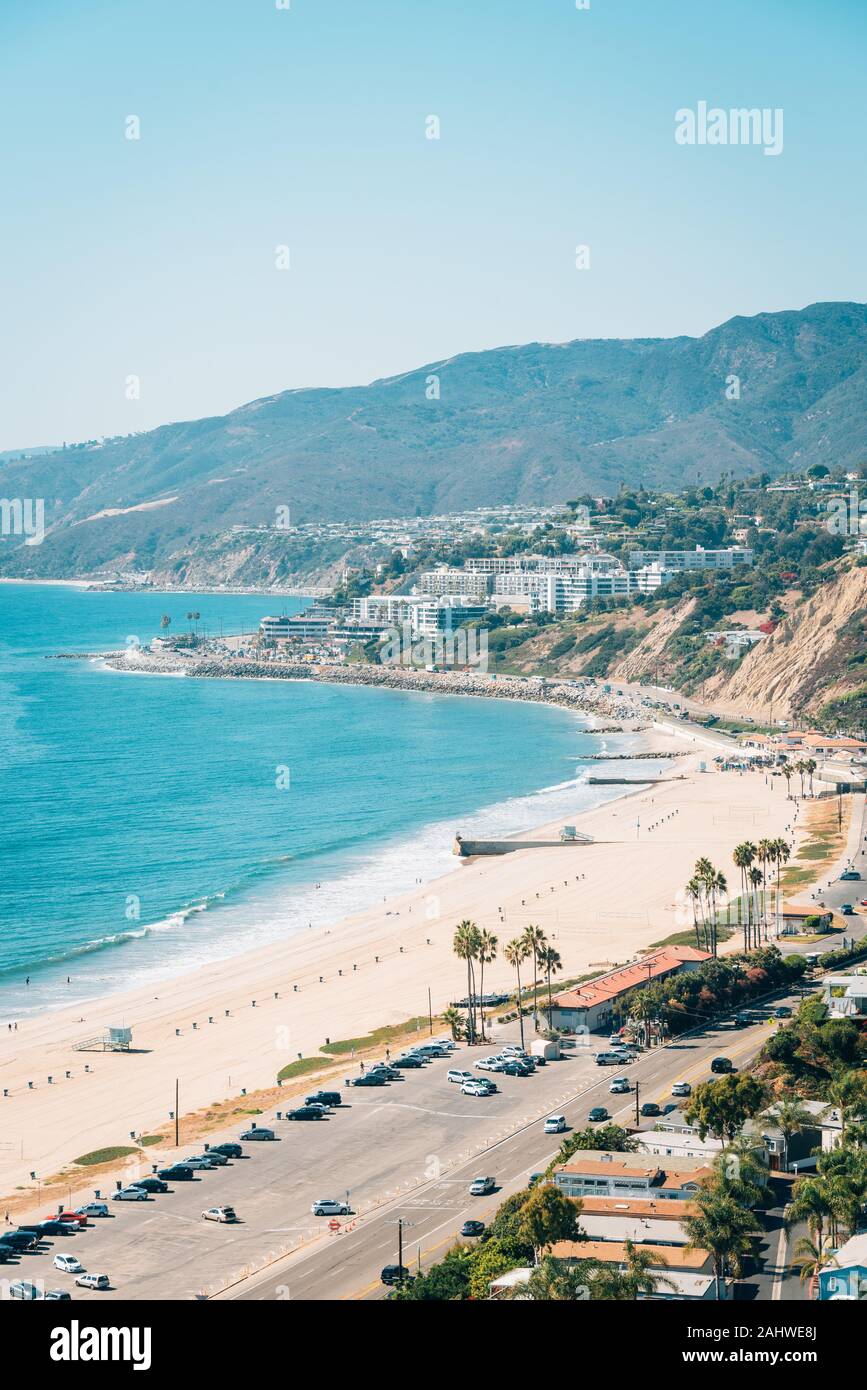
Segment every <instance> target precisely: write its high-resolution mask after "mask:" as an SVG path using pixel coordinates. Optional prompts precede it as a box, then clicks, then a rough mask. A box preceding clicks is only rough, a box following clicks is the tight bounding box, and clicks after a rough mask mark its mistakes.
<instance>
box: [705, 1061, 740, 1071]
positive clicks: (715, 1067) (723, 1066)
mask: <svg viewBox="0 0 867 1390" xmlns="http://www.w3.org/2000/svg"><path fill="white" fill-rule="evenodd" d="M710 1069H711V1071H714V1072H723V1073H727V1072H730V1071H734V1069H735V1068H734V1063H733V1062H732V1061H731V1060H730V1059H729V1058H728V1057H714V1059H713V1061H712V1062H711V1064H710Z"/></svg>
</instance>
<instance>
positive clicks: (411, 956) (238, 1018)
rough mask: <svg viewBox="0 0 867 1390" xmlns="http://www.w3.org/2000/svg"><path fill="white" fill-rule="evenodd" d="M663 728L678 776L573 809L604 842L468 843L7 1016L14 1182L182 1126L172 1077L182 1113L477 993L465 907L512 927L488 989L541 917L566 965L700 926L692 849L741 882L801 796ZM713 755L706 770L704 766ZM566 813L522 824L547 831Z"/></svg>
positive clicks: (473, 915) (5, 1161) (629, 952)
mask: <svg viewBox="0 0 867 1390" xmlns="http://www.w3.org/2000/svg"><path fill="white" fill-rule="evenodd" d="M660 740H661V742H660ZM654 743H656V744H657V745H658V746H661V747H665V748H668V749H677V750H679V751H682V752H684V751H685V752H686V753H687V756H685V757H683V758H679V759H677V760H673V761H671V762H669V763H668V765H667V770H666V772H665V774H664V775H665V777H666V778H667V779H671V780H666V781H664V782H660V783H657V784H655V785H654V786H652V787H648V788H646V789H643V790H639V791H636V792H634V793H632V794H630V795H627V796H625V797H624V798H622V799H619V800H617V801H614V802H612V803H609V804H608V805H607V806H605V807H604V808H601V809H597V810H593V811H589V812H587V813H585V814H582V815H576V816H575V817H574V821H575V823H576V824H577V825H578V826H579V828H580V829H581V830H582V831H585V832H587V833H589V834H591V835H592V836H593V837H594V843H593V844H590V845H569V846H562V847H561V846H559V845H558V846H556V847H552V848H542V849H538V850H536V849H524V850H520V851H516V852H514V853H511V854H508V855H506V856H498V857H490V858H480V859H477V860H474V861H470V862H466V863H464V862H460V861H459V860H458V859H456V860H455V869H454V871H453V872H450V873H448V874H446V875H444V876H443V877H441V878H438V879H436V880H434V881H432V882H427V883H425V884H423V885H420V886H419V887H418V888H417V889H416V890H415V891H414V892H411V893H408V894H405V895H404V896H402V897H398V898H395V899H393V900H389V901H388V902H383V903H382V904H380V905H379V906H378V907H377V908H375V909H374V910H371V911H366V912H363V913H359V914H358V915H355V916H351V917H347V918H345V919H344V920H343V921H340V922H335V923H333V924H332V925H331V926H330V927H323V928H317V929H315V930H308V931H306V932H302V933H300V934H298V935H296V936H293V937H291V938H288V939H287V940H285V941H283V942H278V943H275V944H272V945H270V946H268V947H266V948H264V949H261V950H257V951H256V952H253V953H250V954H247V955H244V956H240V957H234V958H232V959H228V960H225V961H222V962H218V963H216V964H213V965H210V966H208V967H206V968H203V969H199V970H197V971H196V972H194V973H192V974H188V975H183V976H180V977H177V978H173V979H171V980H168V981H167V982H166V983H165V984H164V985H163V986H162V987H156V988H154V987H153V986H151V987H149V988H147V989H139V990H132V991H129V992H126V993H124V994H118V995H114V996H111V997H108V998H105V999H102V1000H99V1001H89V1002H88V1003H87V1004H86V1005H79V1006H77V1007H73V1008H70V1009H66V1010H63V1011H60V1012H56V1013H51V1014H46V1015H42V1016H40V1017H35V1018H32V1019H29V1020H24V1021H22V1022H21V1023H20V1024H19V1026H18V1029H17V1031H9V1029H8V1027H7V1026H6V1024H5V1022H4V1024H3V1031H2V1034H0V1068H2V1085H3V1088H4V1090H5V1094H4V1096H3V1098H2V1101H0V1103H2V1107H3V1109H2V1119H3V1123H2V1142H0V1192H2V1193H5V1194H11V1193H13V1192H14V1191H15V1189H16V1188H17V1189H18V1190H19V1195H20V1190H21V1188H22V1187H23V1186H26V1187H27V1188H28V1189H30V1190H31V1191H32V1192H33V1193H34V1196H35V1195H36V1184H35V1183H34V1182H33V1181H32V1179H31V1173H36V1174H37V1180H38V1181H42V1180H44V1179H46V1178H48V1177H49V1176H51V1175H53V1174H56V1173H57V1172H58V1170H59V1169H60V1168H62V1167H63V1166H64V1164H67V1163H69V1162H70V1161H72V1160H73V1159H75V1158H76V1157H77V1156H79V1155H81V1154H84V1153H87V1152H90V1151H92V1150H95V1149H99V1148H102V1147H105V1146H111V1145H120V1144H128V1143H129V1136H130V1133H131V1132H135V1133H136V1134H141V1133H144V1134H147V1133H163V1134H167V1133H169V1131H170V1126H169V1112H170V1110H171V1109H172V1108H173V1105H174V1087H175V1078H178V1079H179V1084H180V1097H181V1100H180V1111H181V1113H182V1114H184V1113H189V1112H191V1111H193V1110H196V1109H200V1108H201V1107H203V1106H207V1105H209V1104H213V1103H215V1102H217V1101H220V1100H223V1099H227V1098H229V1097H233V1096H238V1095H239V1094H240V1093H241V1091H242V1089H246V1090H247V1091H253V1090H255V1089H257V1088H263V1087H268V1086H273V1085H274V1082H275V1078H276V1075H277V1072H278V1071H279V1069H280V1068H281V1067H283V1066H285V1065H286V1064H287V1063H289V1062H291V1061H293V1060H295V1059H296V1058H297V1057H298V1056H299V1054H300V1055H303V1056H305V1057H308V1056H310V1055H311V1054H315V1053H316V1052H317V1049H318V1048H319V1047H321V1046H322V1044H323V1043H325V1041H326V1039H331V1040H337V1039H342V1038H349V1037H356V1036H360V1035H363V1034H364V1033H366V1032H368V1031H369V1030H370V1029H371V1028H374V1027H377V1026H379V1025H382V1024H391V1023H400V1022H402V1021H403V1020H405V1019H407V1018H409V1017H411V1016H413V1015H419V1014H425V1013H426V1012H427V1007H428V989H430V992H431V999H432V1004H433V1009H434V1011H435V1012H436V1011H441V1010H442V1009H443V1008H444V1007H446V1005H447V1004H448V1003H449V1001H450V1000H451V999H454V998H457V997H460V996H461V995H462V994H463V993H464V992H465V979H464V975H463V969H462V966H461V964H460V962H458V961H457V959H456V958H455V957H454V955H453V953H452V949H451V941H452V935H453V932H454V929H455V926H456V925H457V923H458V922H459V921H461V920H462V919H464V918H470V919H472V920H473V921H475V922H476V923H477V924H478V925H479V926H485V927H488V928H490V929H491V930H492V931H493V932H495V933H496V935H497V937H498V938H499V942H500V948H501V954H500V957H499V958H498V959H497V961H496V962H495V963H494V964H493V965H492V966H489V967H488V970H487V972H486V975H485V988H486V990H487V989H490V990H496V989H499V988H503V989H505V988H513V987H514V977H513V974H512V972H511V970H510V968H509V967H508V965H507V964H506V962H505V961H504V960H503V959H502V947H503V945H504V944H505V943H506V942H507V941H508V940H510V939H511V938H512V937H513V936H515V935H517V934H519V933H520V932H521V931H522V930H523V928H524V927H525V926H526V925H527V924H528V923H530V922H533V923H537V924H539V925H540V926H541V927H542V928H543V930H544V931H545V932H546V934H547V935H548V937H549V939H550V941H551V943H552V944H553V945H554V946H555V947H556V949H557V950H558V951H559V952H560V954H561V956H562V959H563V963H564V970H565V977H574V976H576V975H579V974H581V973H583V972H586V971H588V970H592V969H598V968H602V967H604V966H606V965H608V964H614V963H617V962H622V961H624V960H627V959H629V958H630V957H632V956H633V955H634V954H635V953H636V952H637V951H639V950H641V949H642V948H645V947H647V946H649V945H651V944H652V943H654V942H657V941H659V940H660V939H661V938H664V937H667V936H668V935H670V934H671V933H672V932H674V931H679V930H683V929H684V928H686V927H688V926H690V924H691V915H690V912H689V910H688V907H687V906H686V904H685V898H684V895H683V893H682V891H681V890H682V886H683V884H684V883H685V882H686V880H687V879H688V877H689V875H690V872H691V869H692V866H693V864H694V862H695V860H696V859H697V858H698V857H699V856H700V855H707V856H708V857H709V858H710V859H711V860H712V861H713V862H714V863H716V864H717V865H718V866H719V867H720V868H722V869H723V871H724V872H725V873H727V874H728V875H729V881H730V884H732V885H734V883H735V877H734V875H733V873H732V865H731V852H732V849H733V847H734V846H735V844H737V843H738V842H739V841H740V840H742V839H745V838H749V839H752V840H757V839H760V838H762V837H765V836H767V837H772V836H777V835H784V834H786V833H787V827H789V826H790V824H791V822H792V820H793V815H794V808H793V805H792V803H791V802H789V801H787V800H786V790H785V782H784V781H783V779H782V778H770V777H766V776H765V775H764V774H762V773H747V774H739V773H737V772H718V771H716V770H714V764H713V762H712V761H711V760H710V758H709V754H708V750H707V749H706V748H704V747H702V745H701V743H700V742H696V741H692V740H691V737H690V735H688V734H686V732H685V731H684V733H683V734H678V735H675V734H674V733H672V734H665V735H657V737H656V738H655V739H654ZM700 757H701V758H703V759H705V760H706V762H707V767H708V769H710V770H708V771H706V772H702V771H700V770H699V758H700ZM623 766H624V769H626V770H627V771H626V772H625V775H629V774H628V769H629V767H630V764H628V763H625V764H623ZM637 822H640V827H639V826H638V825H637ZM559 826H560V822H558V823H557V824H556V825H554V826H542V827H539V828H538V829H537V830H536V831H534V832H533V833H532V834H531V835H530V836H529V837H528V836H523V837H522V838H524V839H526V838H538V839H546V838H550V836H551V834H552V833H553V834H554V835H555V836H556V833H557V831H558V830H559ZM732 944H733V945H734V946H736V945H737V942H736V941H735V942H733V943H732ZM254 1001H255V1002H254ZM211 1020H212V1021H211ZM120 1024H123V1025H125V1026H129V1027H131V1028H132V1037H133V1047H134V1049H135V1050H134V1051H132V1052H131V1053H129V1054H111V1053H101V1052H79V1051H75V1050H74V1044H75V1043H76V1042H80V1041H82V1040H84V1039H87V1038H91V1037H93V1036H95V1035H97V1034H101V1033H102V1032H104V1031H105V1030H106V1029H107V1028H108V1027H109V1026H117V1025H120ZM85 1068H87V1069H88V1070H87V1071H86V1070H85ZM67 1073H69V1076H67ZM49 1076H51V1077H52V1078H53V1080H52V1082H51V1084H49V1083H48V1077H49ZM31 1083H32V1086H31ZM167 1151H168V1149H167V1148H165V1149H164V1148H162V1146H161V1148H160V1153H163V1152H167ZM82 1178H83V1179H85V1180H86V1170H83V1172H82Z"/></svg>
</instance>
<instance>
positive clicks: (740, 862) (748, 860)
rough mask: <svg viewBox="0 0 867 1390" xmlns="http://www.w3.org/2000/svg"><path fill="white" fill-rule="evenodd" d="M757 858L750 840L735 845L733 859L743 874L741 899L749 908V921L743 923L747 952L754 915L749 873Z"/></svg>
mask: <svg viewBox="0 0 867 1390" xmlns="http://www.w3.org/2000/svg"><path fill="white" fill-rule="evenodd" d="M755 857H756V847H755V845H751V844H750V842H749V840H744V842H743V843H742V844H740V845H735V848H734V851H733V852H732V859H733V860H734V863H735V867H736V868H738V869H740V872H741V898H742V901H744V902H746V906H747V920H746V921H745V922H744V923H743V928H744V950H745V951H748V950H749V949H750V924H749V919H750V916H751V915H752V914H751V910H750V901H749V897H748V895H747V873H748V871H749V869H750V867H751V865H752V863H753V860H754V859H755Z"/></svg>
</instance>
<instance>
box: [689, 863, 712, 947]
mask: <svg viewBox="0 0 867 1390" xmlns="http://www.w3.org/2000/svg"><path fill="white" fill-rule="evenodd" d="M685 891H686V895H687V897H688V898H689V900H690V902H691V903H692V925H693V929H694V931H695V944H696V946H698V948H699V949H701V947H702V937H704V944H705V945H706V944H707V927H706V923H705V920H704V913H703V912H702V907H703V901H702V893H703V892H704V887H703V885H702V882H701V879H700V878H698V876H697V875H696V874H693V876H692V878H691V879H690V880H689V883H687V885H686V890H685ZM699 916H701V928H702V930H701V934H700V933H699Z"/></svg>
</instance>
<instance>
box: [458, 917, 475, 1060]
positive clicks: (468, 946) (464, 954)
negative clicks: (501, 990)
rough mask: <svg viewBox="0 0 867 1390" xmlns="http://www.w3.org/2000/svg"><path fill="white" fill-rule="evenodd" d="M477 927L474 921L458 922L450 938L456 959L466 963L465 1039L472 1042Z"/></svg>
mask: <svg viewBox="0 0 867 1390" xmlns="http://www.w3.org/2000/svg"><path fill="white" fill-rule="evenodd" d="M478 943H479V929H478V927H477V926H476V924H475V922H467V921H463V922H460V923H458V927H457V930H456V931H455V934H454V937H453V939H452V950H453V951H454V953H455V955H456V956H457V957H458V960H463V961H466V965H467V1040H468V1041H469V1042H470V1043H474V1042H475V1040H476V1000H475V970H474V969H473V962H474V961H475V959H476V956H477V953H478Z"/></svg>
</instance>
